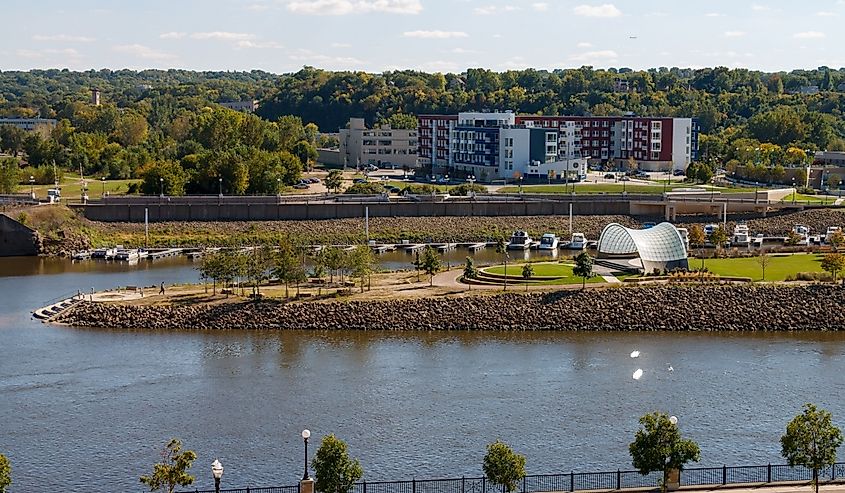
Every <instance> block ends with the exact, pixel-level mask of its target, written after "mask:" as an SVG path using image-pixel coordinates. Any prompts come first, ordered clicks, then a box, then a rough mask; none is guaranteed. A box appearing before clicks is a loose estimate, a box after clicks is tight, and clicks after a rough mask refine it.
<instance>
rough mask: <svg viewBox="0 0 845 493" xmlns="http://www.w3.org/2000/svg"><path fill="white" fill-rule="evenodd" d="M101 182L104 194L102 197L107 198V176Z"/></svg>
mask: <svg viewBox="0 0 845 493" xmlns="http://www.w3.org/2000/svg"><path fill="white" fill-rule="evenodd" d="M100 182H101V183H102V184H103V193H102V194H101V195H100V196H101V197H105V196H106V177H105V176H103V177H101V178H100Z"/></svg>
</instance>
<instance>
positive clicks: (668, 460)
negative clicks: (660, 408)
mask: <svg viewBox="0 0 845 493" xmlns="http://www.w3.org/2000/svg"><path fill="white" fill-rule="evenodd" d="M640 426H641V428H640V429H639V430H638V431H637V433H636V435H634V441H633V442H631V444H630V445H629V446H628V450H629V451H630V452H631V461H632V463H633V465H634V467H635V468H636V469H637V470H638V471H639V472H640V474H642V475H643V476H645V475H648V474H650V473H652V472H661V473H663V481H661V489H662V490H663V491H664V492H665V491H666V478H667V475H668V473H669V471H670V470H672V469H677V470H681V469H683V467H684V465H685V464H686V463H687V462H698V460H699V459H700V457H701V450H700V449H699V447H698V444H697V443H695V442H694V441H692V440H689V439H684V438H681V432H680V430H679V429H678V425H677V423H676V422H675V421H673V420H672V419H670V417H669V416H668V415H666V414H664V413H660V412H654V413H650V414H646V415H644V416H642V417H641V418H640Z"/></svg>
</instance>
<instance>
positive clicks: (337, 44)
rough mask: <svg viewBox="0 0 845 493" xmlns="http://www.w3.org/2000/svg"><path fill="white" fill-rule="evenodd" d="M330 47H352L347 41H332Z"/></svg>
mask: <svg viewBox="0 0 845 493" xmlns="http://www.w3.org/2000/svg"><path fill="white" fill-rule="evenodd" d="M331 47H332V48H352V45H351V44H349V43H332V44H331Z"/></svg>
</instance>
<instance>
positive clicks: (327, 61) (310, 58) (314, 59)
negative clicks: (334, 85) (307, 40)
mask: <svg viewBox="0 0 845 493" xmlns="http://www.w3.org/2000/svg"><path fill="white" fill-rule="evenodd" d="M288 58H290V59H291V60H294V61H297V62H302V63H304V64H305V65H313V66H318V67H321V68H326V69H333V70H334V69H359V68H360V67H361V66H362V65H366V63H367V62H365V61H364V60H361V59H358V58H355V57H346V56H332V55H325V54H322V53H315V52H313V51H311V50H307V49H298V50H294V51H293V52H292V53H290V54H289V55H288Z"/></svg>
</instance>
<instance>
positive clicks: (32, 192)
mask: <svg viewBox="0 0 845 493" xmlns="http://www.w3.org/2000/svg"><path fill="white" fill-rule="evenodd" d="M29 196H30V197H35V177H34V176H32V175H29Z"/></svg>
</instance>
